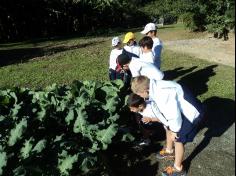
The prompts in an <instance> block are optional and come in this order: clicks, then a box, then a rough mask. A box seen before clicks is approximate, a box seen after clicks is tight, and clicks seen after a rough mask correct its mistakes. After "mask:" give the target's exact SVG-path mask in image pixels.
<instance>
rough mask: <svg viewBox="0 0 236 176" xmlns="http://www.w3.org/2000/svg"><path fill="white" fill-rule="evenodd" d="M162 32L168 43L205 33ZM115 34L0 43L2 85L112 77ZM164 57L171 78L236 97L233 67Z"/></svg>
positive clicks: (198, 92)
mask: <svg viewBox="0 0 236 176" xmlns="http://www.w3.org/2000/svg"><path fill="white" fill-rule="evenodd" d="M130 31H134V32H135V34H136V38H137V40H139V39H140V38H141V37H142V35H141V34H140V33H139V31H141V28H139V29H130ZM126 32H127V31H126ZM124 34H125V32H124V33H115V34H114V36H115V35H118V36H120V37H121V38H122V39H123V37H124ZM158 35H159V37H160V38H161V39H162V40H163V42H165V41H167V40H178V39H189V38H200V37H202V36H204V35H205V33H197V34H196V33H192V32H189V31H187V30H185V29H184V27H183V25H179V24H178V25H169V26H165V27H163V28H160V29H159V30H158ZM112 37H113V36H108V37H93V36H91V37H83V38H81V37H80V38H76V37H74V38H67V39H62V38H61V39H52V40H46V39H45V40H43V39H42V40H41V41H39V40H38V41H37V40H34V41H25V42H21V43H8V44H0V56H1V60H0V64H1V65H2V66H1V67H0V75H1V76H0V88H11V87H14V86H21V87H28V88H33V89H38V88H44V87H46V86H48V85H51V84H53V83H57V84H70V83H71V82H72V81H73V80H108V58H109V54H110V51H111V46H110V45H111V44H110V43H111V39H112ZM162 60H163V64H162V70H163V71H165V72H166V74H167V75H168V79H171V80H173V79H174V80H177V81H179V82H182V83H184V84H187V85H188V86H189V87H191V89H192V90H193V91H194V92H195V93H196V95H198V96H201V97H202V98H203V99H205V98H207V97H211V96H213V95H218V96H223V97H227V98H233V97H234V85H235V82H234V69H233V68H231V67H227V66H223V65H219V64H215V63H209V62H207V61H203V60H199V59H196V58H193V57H190V56H188V55H183V54H178V53H174V52H171V51H169V50H164V51H163V55H162ZM199 89H201V90H199Z"/></svg>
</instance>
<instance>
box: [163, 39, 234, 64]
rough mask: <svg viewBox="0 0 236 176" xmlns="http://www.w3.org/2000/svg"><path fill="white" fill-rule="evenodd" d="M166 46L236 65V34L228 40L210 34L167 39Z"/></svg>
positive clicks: (209, 59) (210, 59) (202, 57)
mask: <svg viewBox="0 0 236 176" xmlns="http://www.w3.org/2000/svg"><path fill="white" fill-rule="evenodd" d="M164 46H165V47H166V48H167V49H170V50H173V51H175V52H181V53H187V54H190V55H192V56H195V57H197V58H199V59H205V60H208V61H210V62H217V63H221V64H224V65H228V66H232V67H235V36H234V34H230V38H229V40H227V41H223V40H220V39H215V38H213V37H212V36H210V35H208V36H206V37H205V38H201V39H189V40H175V41H166V42H164Z"/></svg>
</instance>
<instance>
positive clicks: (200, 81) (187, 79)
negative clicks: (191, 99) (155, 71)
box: [177, 65, 218, 97]
mask: <svg viewBox="0 0 236 176" xmlns="http://www.w3.org/2000/svg"><path fill="white" fill-rule="evenodd" d="M217 66H218V65H210V66H208V67H206V68H203V69H201V70H197V71H195V72H191V73H190V74H188V75H185V76H183V77H181V79H180V80H179V81H178V83H179V84H181V85H183V86H186V87H188V88H189V89H190V90H191V92H192V93H193V95H194V96H196V97H197V96H198V95H202V94H204V93H205V92H207V91H208V86H207V82H208V81H209V79H210V77H211V76H214V75H215V74H216V73H215V71H214V68H216V67H217ZM193 69H194V67H192V68H190V69H189V70H187V71H189V72H190V71H191V70H193ZM185 71H186V70H185ZM177 74H179V72H178V73H177Z"/></svg>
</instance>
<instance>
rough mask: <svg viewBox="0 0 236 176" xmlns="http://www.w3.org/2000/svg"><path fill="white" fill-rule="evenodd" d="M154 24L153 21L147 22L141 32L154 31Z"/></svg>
mask: <svg viewBox="0 0 236 176" xmlns="http://www.w3.org/2000/svg"><path fill="white" fill-rule="evenodd" d="M156 29H157V28H156V25H155V24H154V23H148V24H147V25H146V26H145V27H144V30H143V31H141V34H147V33H148V32H149V31H155V30H156Z"/></svg>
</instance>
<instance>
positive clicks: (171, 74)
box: [164, 66, 197, 80]
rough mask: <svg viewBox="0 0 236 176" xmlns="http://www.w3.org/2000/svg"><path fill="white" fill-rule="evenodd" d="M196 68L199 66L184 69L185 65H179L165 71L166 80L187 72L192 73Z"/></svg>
mask: <svg viewBox="0 0 236 176" xmlns="http://www.w3.org/2000/svg"><path fill="white" fill-rule="evenodd" d="M196 68H197V66H193V67H191V68H188V69H184V67H178V68H175V69H173V70H167V71H164V80H174V79H176V78H178V77H180V76H182V75H185V74H187V73H191V72H192V71H193V70H194V69H196Z"/></svg>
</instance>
